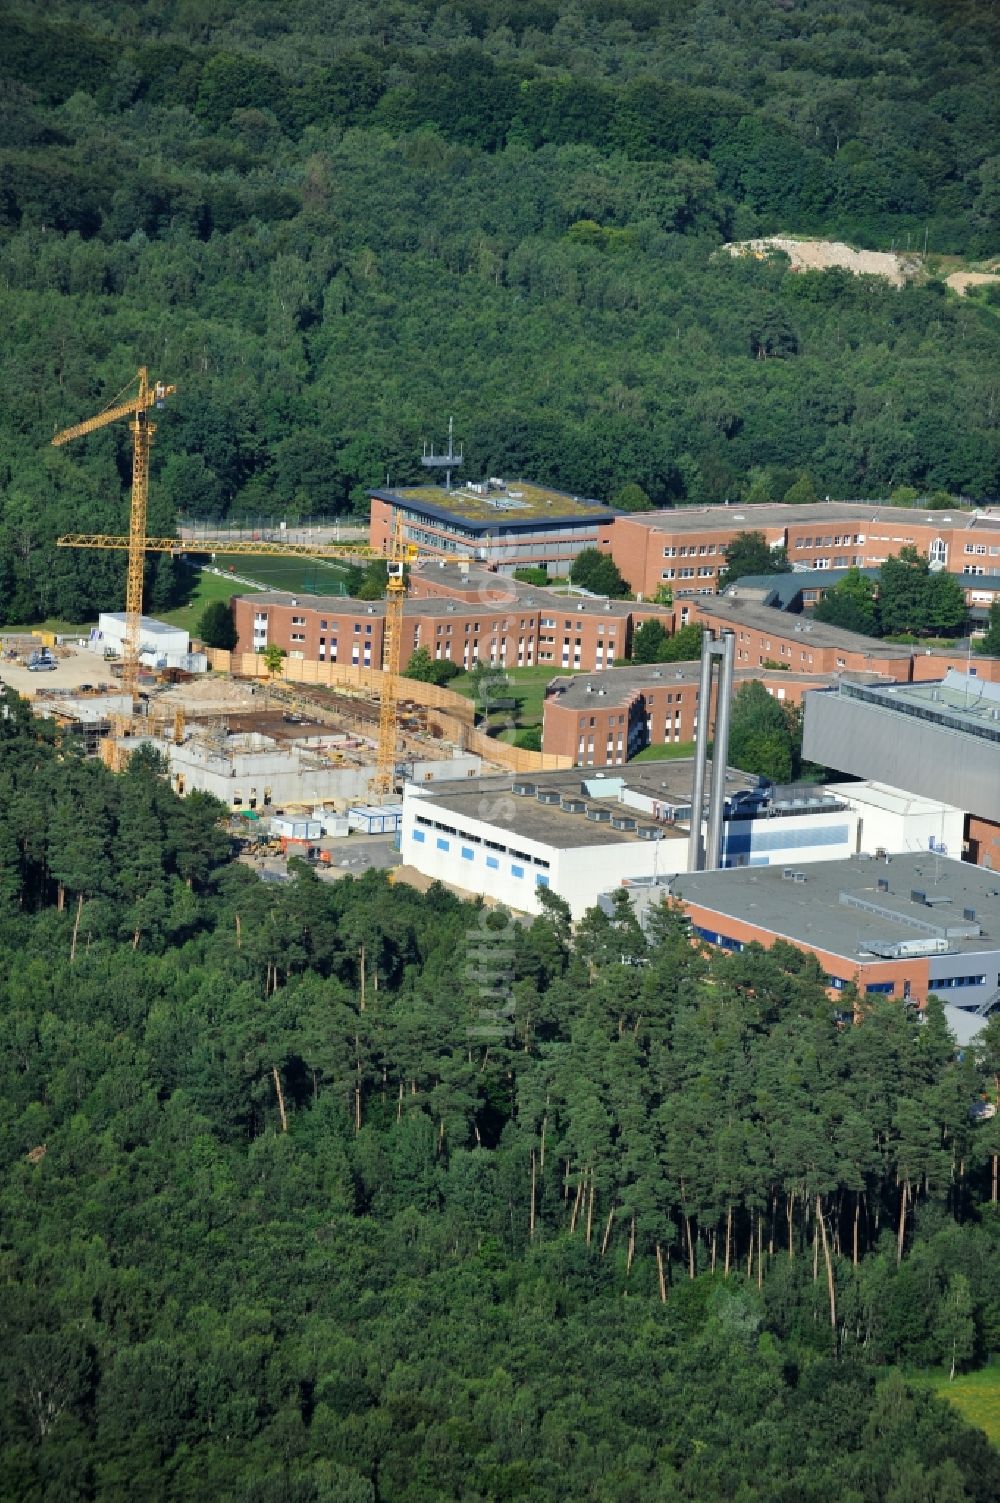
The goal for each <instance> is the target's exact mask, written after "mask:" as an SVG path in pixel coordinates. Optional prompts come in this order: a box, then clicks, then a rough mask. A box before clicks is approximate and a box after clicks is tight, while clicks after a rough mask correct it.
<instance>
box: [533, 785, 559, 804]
mask: <svg viewBox="0 0 1000 1503" xmlns="http://www.w3.org/2000/svg"><path fill="white" fill-rule="evenodd" d="M535 797H536V798H537V800H538V802H539V803H540V804H558V802H559V795H558V793H557V792H556V790H555V789H554V788H539V790H538V792H537V793H536V794H535Z"/></svg>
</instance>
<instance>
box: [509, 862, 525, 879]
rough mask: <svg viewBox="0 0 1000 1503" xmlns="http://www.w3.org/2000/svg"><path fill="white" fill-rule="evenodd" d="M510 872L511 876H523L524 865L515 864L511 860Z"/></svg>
mask: <svg viewBox="0 0 1000 1503" xmlns="http://www.w3.org/2000/svg"><path fill="white" fill-rule="evenodd" d="M510 874H511V876H512V877H523V876H524V867H523V866H515V865H514V863H513V861H512V862H511V864H510Z"/></svg>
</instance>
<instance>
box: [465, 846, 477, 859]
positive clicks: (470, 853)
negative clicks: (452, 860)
mask: <svg viewBox="0 0 1000 1503" xmlns="http://www.w3.org/2000/svg"><path fill="white" fill-rule="evenodd" d="M475 859H476V853H475V851H474V850H473V849H472V847H471V846H468V845H463V847H462V860H463V861H475Z"/></svg>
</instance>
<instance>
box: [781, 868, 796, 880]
mask: <svg viewBox="0 0 1000 1503" xmlns="http://www.w3.org/2000/svg"><path fill="white" fill-rule="evenodd" d="M794 876H795V873H794V871H793V870H792V868H791V867H790V866H786V867H785V868H784V870H783V871H782V873H781V880H782V882H790V881H791V880H792V878H793V877H794Z"/></svg>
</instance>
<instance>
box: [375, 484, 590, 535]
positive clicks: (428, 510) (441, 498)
mask: <svg viewBox="0 0 1000 1503" xmlns="http://www.w3.org/2000/svg"><path fill="white" fill-rule="evenodd" d="M368 494H369V496H371V497H372V498H373V500H376V501H386V502H388V503H389V504H390V505H391V506H399V507H401V508H403V509H404V510H409V511H414V512H419V513H420V514H421V515H422V516H426V517H430V518H432V519H433V520H435V521H438V522H446V523H447V522H451V523H458V524H459V525H460V526H462V527H464V528H465V529H466V530H468V531H472V532H500V531H505V532H509V531H510V530H511V529H513V528H519V527H537V526H539V525H544V524H551V523H552V522H609V521H611V519H612V518H613V517H614V516H615V515H616V513H615V512H614V511H612V509H611V508H610V507H609V506H605V505H604V504H603V502H601V501H594V500H592V499H591V498H590V497H587V496H571V495H568V494H567V493H566V492H565V491H556V490H552V489H551V488H550V487H549V486H545V485H536V484H535V483H534V482H533V481H530V480H507V481H502V482H499V483H497V484H490V483H489V482H488V481H481V482H472V483H468V482H467V483H466V484H464V485H457V486H455V487H454V489H452V490H450V491H449V490H446V489H445V488H444V486H443V485H411V486H404V487H403V488H402V489H400V490H392V489H386V490H371V491H369V492H368Z"/></svg>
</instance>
